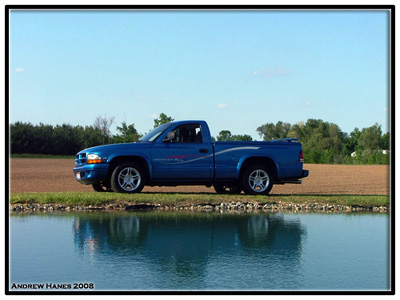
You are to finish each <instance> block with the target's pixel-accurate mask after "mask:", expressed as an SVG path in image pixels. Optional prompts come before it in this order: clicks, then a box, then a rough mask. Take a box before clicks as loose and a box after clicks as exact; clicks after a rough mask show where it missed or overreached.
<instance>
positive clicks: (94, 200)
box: [9, 192, 390, 212]
mask: <svg viewBox="0 0 400 300" xmlns="http://www.w3.org/2000/svg"><path fill="white" fill-rule="evenodd" d="M91 210H93V211H94V210H96V211H98V210H103V211H116V210H174V211H180V210H183V211H188V210H189V211H221V212H222V211H249V212H255V211H263V212H279V211H292V212H388V211H390V196H388V195H269V196H248V195H221V194H207V193H198V194H195V193H139V194H118V193H106V192H104V193H94V192H65V193H11V194H10V198H9V211H11V212H41V211H91Z"/></svg>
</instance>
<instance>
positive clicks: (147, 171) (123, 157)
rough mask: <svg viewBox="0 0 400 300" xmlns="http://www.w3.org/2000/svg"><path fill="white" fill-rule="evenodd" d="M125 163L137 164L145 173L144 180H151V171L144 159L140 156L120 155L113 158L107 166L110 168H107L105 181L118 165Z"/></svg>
mask: <svg viewBox="0 0 400 300" xmlns="http://www.w3.org/2000/svg"><path fill="white" fill-rule="evenodd" d="M127 162H133V163H136V164H138V165H139V166H140V167H141V168H142V169H143V170H144V172H145V176H146V179H150V178H151V171H150V167H149V164H148V162H147V161H146V159H145V158H143V157H141V156H135V155H132V156H131V155H121V156H116V157H113V158H112V159H111V160H110V162H109V165H110V167H109V168H108V174H107V180H110V178H111V175H112V173H113V171H114V169H115V168H116V167H117V166H118V165H120V164H121V163H127Z"/></svg>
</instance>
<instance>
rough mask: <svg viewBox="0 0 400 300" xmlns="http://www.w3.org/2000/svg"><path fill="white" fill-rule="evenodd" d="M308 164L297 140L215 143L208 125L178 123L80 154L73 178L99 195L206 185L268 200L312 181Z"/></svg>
mask: <svg viewBox="0 0 400 300" xmlns="http://www.w3.org/2000/svg"><path fill="white" fill-rule="evenodd" d="M303 161H304V157H303V150H302V146H301V144H300V143H299V142H297V139H290V138H287V139H281V140H274V141H270V142H212V139H211V134H210V130H209V128H208V125H207V123H206V122H205V121H178V122H171V123H167V124H163V125H161V126H159V127H157V128H155V129H154V130H152V131H151V132H149V133H148V134H146V135H145V136H144V137H142V138H141V139H140V140H139V142H136V143H125V144H111V145H103V146H97V147H93V148H88V149H85V150H82V151H80V152H79V153H78V154H77V155H76V158H75V164H76V166H75V167H74V175H75V178H76V180H77V181H78V182H80V183H82V184H91V185H92V186H93V189H94V190H95V191H98V192H100V191H114V192H119V193H137V192H140V191H141V190H142V189H143V187H144V186H145V185H149V186H177V185H205V186H207V187H211V186H214V189H215V190H216V192H217V193H232V194H234V193H241V192H242V191H244V192H245V193H246V194H250V195H266V194H268V193H269V192H270V191H271V189H272V186H273V185H274V184H284V183H301V182H302V180H301V178H304V177H307V176H308V170H303Z"/></svg>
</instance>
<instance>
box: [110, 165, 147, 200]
mask: <svg viewBox="0 0 400 300" xmlns="http://www.w3.org/2000/svg"><path fill="white" fill-rule="evenodd" d="M144 184H145V177H144V172H143V170H142V168H141V167H140V166H138V165H137V164H135V163H123V164H120V165H119V166H117V167H116V168H115V169H114V171H113V173H112V175H111V188H112V189H113V190H114V191H115V192H118V193H139V192H140V191H141V190H142V189H143V187H144Z"/></svg>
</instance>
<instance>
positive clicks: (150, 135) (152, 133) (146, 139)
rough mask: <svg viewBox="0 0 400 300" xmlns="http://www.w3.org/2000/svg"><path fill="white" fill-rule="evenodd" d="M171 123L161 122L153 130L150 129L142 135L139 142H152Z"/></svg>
mask: <svg viewBox="0 0 400 300" xmlns="http://www.w3.org/2000/svg"><path fill="white" fill-rule="evenodd" d="M170 126H171V124H170V123H167V124H163V125H160V126H158V127H157V128H155V129H154V130H152V131H150V132H149V133H148V134H146V135H145V136H144V137H142V138H141V139H140V140H139V141H141V142H154V141H155V140H156V139H157V138H158V137H159V136H160V135H161V134H162V133H163V132H164V131H165V130H167V128H168V127H170Z"/></svg>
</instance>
